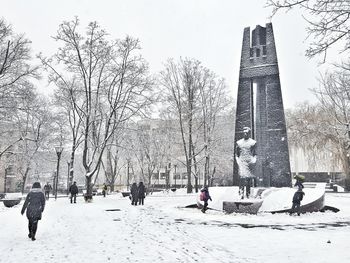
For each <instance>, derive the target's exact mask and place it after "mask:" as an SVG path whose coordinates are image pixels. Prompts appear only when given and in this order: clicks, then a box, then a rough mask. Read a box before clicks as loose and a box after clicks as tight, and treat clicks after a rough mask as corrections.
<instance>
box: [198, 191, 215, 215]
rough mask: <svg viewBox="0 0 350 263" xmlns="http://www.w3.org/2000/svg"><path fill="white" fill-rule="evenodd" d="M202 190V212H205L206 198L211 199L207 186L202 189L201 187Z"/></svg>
mask: <svg viewBox="0 0 350 263" xmlns="http://www.w3.org/2000/svg"><path fill="white" fill-rule="evenodd" d="M203 192H204V198H203V201H204V205H203V208H202V210H201V211H202V212H203V213H205V211H207V209H208V200H210V201H213V200H212V199H211V197H210V194H209V190H208V186H204V187H203V188H202V189H201V193H203Z"/></svg>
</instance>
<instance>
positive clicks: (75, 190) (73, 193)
mask: <svg viewBox="0 0 350 263" xmlns="http://www.w3.org/2000/svg"><path fill="white" fill-rule="evenodd" d="M69 192H70V203H71V204H72V203H73V199H74V203H76V202H77V194H78V192H79V189H78V186H77V182H74V183H73V184H72V185H71V186H70V187H69Z"/></svg>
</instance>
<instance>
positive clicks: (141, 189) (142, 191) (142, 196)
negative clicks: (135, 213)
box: [138, 182, 145, 205]
mask: <svg viewBox="0 0 350 263" xmlns="http://www.w3.org/2000/svg"><path fill="white" fill-rule="evenodd" d="M138 197H139V205H143V203H144V200H145V185H144V184H143V182H140V183H139V186H138Z"/></svg>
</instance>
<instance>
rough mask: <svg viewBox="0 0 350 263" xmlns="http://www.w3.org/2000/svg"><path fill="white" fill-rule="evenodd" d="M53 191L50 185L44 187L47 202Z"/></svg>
mask: <svg viewBox="0 0 350 263" xmlns="http://www.w3.org/2000/svg"><path fill="white" fill-rule="evenodd" d="M51 190H52V186H51V185H50V184H49V183H46V184H45V186H44V191H45V198H46V200H49V197H50V192H51Z"/></svg>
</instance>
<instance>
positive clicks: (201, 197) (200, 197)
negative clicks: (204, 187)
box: [199, 191, 206, 201]
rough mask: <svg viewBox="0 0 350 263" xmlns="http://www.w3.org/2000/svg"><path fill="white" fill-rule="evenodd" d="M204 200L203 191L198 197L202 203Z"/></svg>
mask: <svg viewBox="0 0 350 263" xmlns="http://www.w3.org/2000/svg"><path fill="white" fill-rule="evenodd" d="M205 199H206V196H205V191H203V192H201V194H200V195H199V200H201V201H204V200H205Z"/></svg>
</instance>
